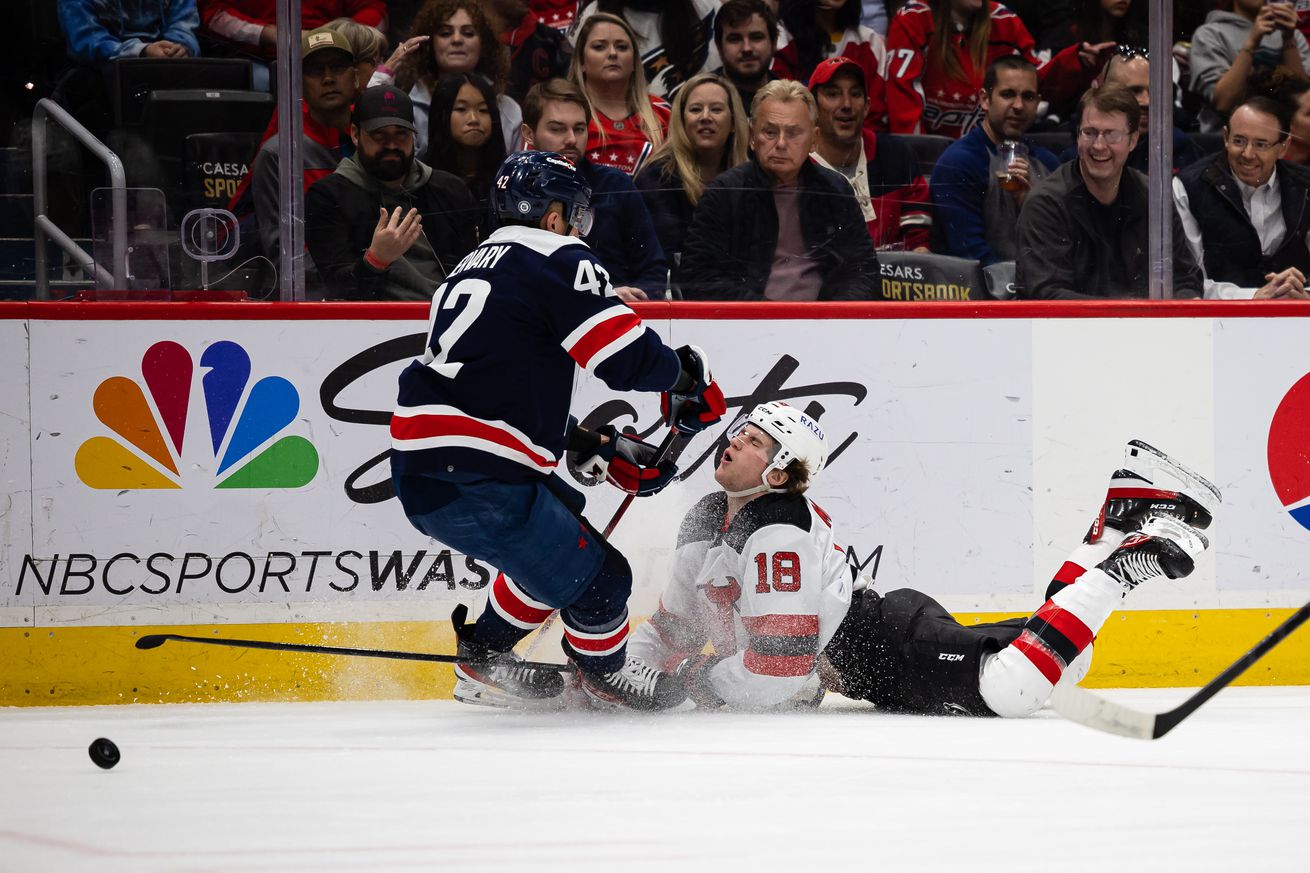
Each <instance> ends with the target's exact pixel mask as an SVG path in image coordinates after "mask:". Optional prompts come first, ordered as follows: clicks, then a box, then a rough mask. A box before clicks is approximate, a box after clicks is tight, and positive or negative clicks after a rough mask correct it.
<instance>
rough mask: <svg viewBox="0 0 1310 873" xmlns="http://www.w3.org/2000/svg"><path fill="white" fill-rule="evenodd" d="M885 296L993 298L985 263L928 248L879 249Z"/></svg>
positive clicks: (920, 300) (904, 298)
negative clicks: (985, 276)
mask: <svg viewBox="0 0 1310 873" xmlns="http://www.w3.org/2000/svg"><path fill="white" fill-rule="evenodd" d="M878 263H879V265H880V266H881V268H882V296H883V299H885V300H894V301H903V302H907V303H928V302H932V301H938V300H943V301H945V300H991V299H993V297H992V295H991V294H990V293H989V292H988V290H987V281H986V279H985V278H984V276H983V269H982V265H981V264H979V263H978V262H977V261H974V260H970V259H968V258H955V257H952V256H950V255H935V254H931V253H926V252H878Z"/></svg>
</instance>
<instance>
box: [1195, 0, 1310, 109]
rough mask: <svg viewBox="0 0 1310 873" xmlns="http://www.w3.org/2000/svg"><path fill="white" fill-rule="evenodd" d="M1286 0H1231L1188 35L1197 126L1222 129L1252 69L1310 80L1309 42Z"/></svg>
mask: <svg viewBox="0 0 1310 873" xmlns="http://www.w3.org/2000/svg"><path fill="white" fill-rule="evenodd" d="M1296 24H1297V19H1296V10H1295V9H1294V8H1293V7H1292V5H1291V4H1289V3H1266V2H1265V0H1232V11H1231V12H1224V11H1222V10H1215V11H1214V12H1211V13H1210V14H1209V15H1208V16H1206V19H1205V24H1203V25H1201V26H1200V27H1198V28H1197V29H1196V33H1195V34H1194V35H1193V36H1192V49H1191V53H1190V55H1189V66H1190V69H1191V73H1192V90H1193V91H1195V92H1196V93H1197V94H1198V95H1200V96H1201V97H1202V98H1203V99H1204V100H1205V103H1204V105H1202V107H1201V118H1200V121H1201V130H1203V131H1205V132H1207V133H1209V132H1213V131H1217V130H1219V129H1221V128H1222V127H1223V119H1224V117H1225V116H1227V115H1228V113H1229V112H1231V111H1232V110H1233V108H1234V107H1236V106H1237V104H1238V103H1239V102H1240V101H1241V99H1242V98H1243V97H1244V96H1245V95H1246V91H1247V82H1248V80H1249V79H1250V78H1251V75H1252V73H1256V72H1258V71H1261V70H1268V69H1270V68H1275V67H1281V68H1283V69H1284V70H1285V71H1286V72H1287V74H1288V75H1291V76H1293V77H1295V78H1297V79H1310V75H1307V71H1310V45H1308V44H1307V43H1306V38H1305V37H1304V36H1303V35H1301V33H1300V32H1299V31H1298V30H1297V29H1296Z"/></svg>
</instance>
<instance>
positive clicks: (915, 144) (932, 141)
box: [896, 133, 955, 176]
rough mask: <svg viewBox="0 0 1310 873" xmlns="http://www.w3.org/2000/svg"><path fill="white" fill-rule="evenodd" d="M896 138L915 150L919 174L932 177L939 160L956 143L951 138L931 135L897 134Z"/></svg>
mask: <svg viewBox="0 0 1310 873" xmlns="http://www.w3.org/2000/svg"><path fill="white" fill-rule="evenodd" d="M896 138H897V139H899V140H901V141H902V142H904V143H905V144H906V145H908V146H909V147H910V148H911V149H913V150H914V157H915V159H916V160H917V161H918V162H919V172H920V173H922V174H923V175H925V176H931V175H932V168H933V167H935V166H937V159H938V158H940V157H941V156H942V152H944V151H946V150H947V149H948V148H950V147H951V144H952V143H954V142H955V140H953V139H951V138H950V137H949V136H936V135H934V134H930V133H907V134H897V135H896Z"/></svg>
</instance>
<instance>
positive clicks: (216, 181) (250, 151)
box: [182, 133, 261, 211]
mask: <svg viewBox="0 0 1310 873" xmlns="http://www.w3.org/2000/svg"><path fill="white" fill-rule="evenodd" d="M260 136H261V134H258V133H193V134H191V135H190V136H188V137H187V138H186V142H185V144H184V145H183V148H182V204H183V206H184V207H185V209H186V211H190V210H192V209H200V208H204V207H208V208H211V209H226V208H227V204H228V201H230V200H231V199H232V195H233V194H235V193H236V190H237V185H238V184H239V183H240V182H241V177H242V176H244V175H245V174H246V171H247V169H248V168H249V166H250V164H251V163H252V162H253V159H254V157H255V150H256V149H258V148H259V139H260Z"/></svg>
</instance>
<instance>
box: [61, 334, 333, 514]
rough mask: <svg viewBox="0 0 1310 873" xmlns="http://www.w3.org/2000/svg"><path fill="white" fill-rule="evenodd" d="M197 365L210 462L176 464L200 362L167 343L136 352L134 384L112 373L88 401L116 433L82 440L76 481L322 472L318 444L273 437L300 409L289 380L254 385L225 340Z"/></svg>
mask: <svg viewBox="0 0 1310 873" xmlns="http://www.w3.org/2000/svg"><path fill="white" fill-rule="evenodd" d="M200 369H201V370H202V371H204V375H202V376H201V393H202V395H203V397H204V405H205V409H204V412H205V416H206V418H207V419H208V424H209V434H208V437H209V439H208V440H207V444H208V445H207V449H212V452H213V454H212V458H213V464H193V465H186V466H184V465H183V463H182V457H183V456H182V447H183V445H184V443H185V437H186V430H187V420H188V413H189V412H190V405H191V395H192V386H193V383H194V380H195V377H196V367H195V366H194V364H193V362H192V359H191V354H190V352H188V351H187V350H186V349H185V348H183V347H182V346H181V345H179V344H178V343H175V342H170V341H164V342H157V343H155V344H154V345H152V346H151V347H150V348H149V349H147V350H146V353H145V355H143V356H142V358H141V381H140V382H137V381H135V380H133V379H131V378H128V377H127V376H112V377H110V378H108V379H106V380H105V381H103V382H101V383H100V385H99V387H97V388H96V390H95V395H94V396H93V398H92V408H93V409H94V411H95V415H96V418H98V419H99V420H100V423H101V424H103V425H104V426H105V427H107V428H109V430H110V431H112V432H113V436H94V437H91V438H90V439H88V440H87V441H86V442H84V443H82V445H81V446H80V447H79V448H78V450H77V455H76V457H75V458H74V461H73V464H74V467H75V468H76V470H77V476H78V478H79V479H81V480H82V482H83V483H84V484H86V485H89V486H90V487H92V488H104V489H114V490H124V489H128V490H137V489H156V488H182V487H184V486H185V487H190V485H191V484H192V483H193V481H194V480H195V479H196V478H202V479H203V481H204V482H205V484H206V487H215V488H299V487H301V486H302V485H306V484H308V483H309V482H310V480H312V479H313V478H314V476H315V474H317V473H318V451H317V450H316V449H315V448H314V444H313V443H311V442H310V441H309V440H307V439H305V438H304V437H303V436H298V435H295V434H291V435H286V436H279V434H281V433H282V431H284V430H285V429H286V428H287V427H288V426H290V425H291V423H292V422H293V421H295V418H296V414H297V413H298V412H299V411H300V395H299V394H298V393H297V391H296V388H295V386H294V385H292V384H291V383H290V382H289V381H287V380H286V379H284V378H282V377H281V376H265V377H263V378H261V379H259V380H258V381H256V382H255V383H254V384H251V383H250V375H251V367H250V355H249V354H247V352H246V350H245V349H244V348H242V347H241V346H240V345H238V344H237V343H234V342H230V341H227V340H224V341H221V342H216V343H214V344H212V345H210V346H209V347H208V348H206V349H205V350H204V352H203V353H202V354H201V355H200ZM143 384H144V388H143ZM193 442H195V440H194V438H193ZM183 471H187V472H186V475H184V473H183ZM193 471H194V472H195V473H196V475H192V473H193Z"/></svg>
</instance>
